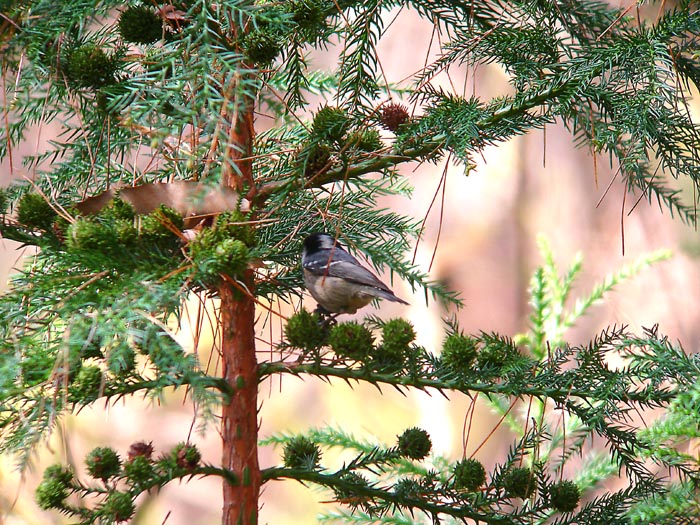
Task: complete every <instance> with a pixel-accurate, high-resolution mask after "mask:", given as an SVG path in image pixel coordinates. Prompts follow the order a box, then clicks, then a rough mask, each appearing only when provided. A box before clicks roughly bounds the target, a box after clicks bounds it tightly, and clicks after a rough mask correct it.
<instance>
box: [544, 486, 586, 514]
mask: <svg viewBox="0 0 700 525" xmlns="http://www.w3.org/2000/svg"><path fill="white" fill-rule="evenodd" d="M580 498H581V493H580V491H579V489H578V487H577V486H576V483H574V482H573V481H570V480H564V481H559V482H558V483H555V484H554V485H552V486H551V487H549V501H550V503H551V504H552V507H554V508H555V509H557V510H558V511H559V512H571V511H573V510H574V509H575V508H576V507H577V506H578V502H579V499H580Z"/></svg>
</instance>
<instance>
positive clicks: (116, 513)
mask: <svg viewBox="0 0 700 525" xmlns="http://www.w3.org/2000/svg"><path fill="white" fill-rule="evenodd" d="M152 452H153V447H152V446H151V445H150V444H147V443H144V442H138V443H134V444H133V445H132V446H131V447H130V449H129V459H128V460H127V461H125V462H124V463H122V462H121V460H120V458H119V455H118V454H117V452H116V451H115V450H113V449H111V448H108V447H99V448H96V449H94V450H92V451H91V452H90V453H88V455H87V456H86V458H85V465H86V467H87V471H88V473H89V474H90V475H91V476H92V477H93V478H95V480H97V483H95V480H92V482H90V483H83V482H81V481H80V480H79V479H78V478H77V477H76V476H74V474H73V472H72V471H71V470H69V469H67V468H64V467H63V466H61V465H58V464H56V465H52V466H50V467H48V468H47V469H46V470H45V471H44V476H43V479H42V481H41V483H40V484H39V486H38V487H37V489H36V500H37V503H38V504H39V506H40V507H41V508H43V509H47V510H49V509H55V510H60V511H61V512H62V513H64V514H66V515H68V516H72V517H77V518H80V519H81V521H80V523H120V522H124V521H127V520H129V519H131V517H132V516H133V515H134V513H135V512H136V504H135V500H136V498H137V497H138V496H139V495H140V494H146V493H148V492H149V491H152V490H154V489H155V490H157V489H160V488H162V487H164V486H165V485H166V484H168V483H170V482H171V481H180V480H182V479H183V478H185V477H190V476H193V475H215V476H221V477H222V478H224V479H225V480H226V481H227V482H229V483H237V482H238V481H237V480H236V479H235V478H234V477H232V476H231V475H230V473H228V472H226V471H225V470H223V469H218V468H215V467H211V466H208V465H201V464H200V463H201V455H200V453H199V450H198V449H197V447H196V446H194V445H192V444H188V443H179V444H178V445H176V446H175V447H173V448H172V449H171V450H169V451H166V452H165V453H164V454H163V456H162V458H161V459H160V460H159V461H157V462H155V461H153V460H152V459H151V454H152ZM117 486H118V487H119V490H117V489H116V487H117ZM71 494H74V495H77V496H78V497H79V498H80V499H81V501H82V503H83V504H82V505H80V506H75V505H73V504H71V503H68V502H67V501H66V500H67V498H68V496H69V495H71Z"/></svg>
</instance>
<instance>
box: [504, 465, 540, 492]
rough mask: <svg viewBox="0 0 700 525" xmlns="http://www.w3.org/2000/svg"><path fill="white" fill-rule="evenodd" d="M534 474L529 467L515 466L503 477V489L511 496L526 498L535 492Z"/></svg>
mask: <svg viewBox="0 0 700 525" xmlns="http://www.w3.org/2000/svg"><path fill="white" fill-rule="evenodd" d="M534 478H535V476H534V474H533V472H532V471H531V470H530V469H529V468H525V467H516V468H514V469H511V470H510V471H508V473H507V474H506V475H505V476H504V478H503V490H505V492H506V494H507V495H508V496H509V497H511V498H523V499H527V498H529V497H530V496H532V494H533V493H534V492H535V490H536V489H537V486H536V484H535V479H534Z"/></svg>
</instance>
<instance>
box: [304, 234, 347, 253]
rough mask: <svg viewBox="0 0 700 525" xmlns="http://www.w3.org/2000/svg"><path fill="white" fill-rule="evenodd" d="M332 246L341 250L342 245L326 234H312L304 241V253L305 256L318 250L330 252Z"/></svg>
mask: <svg viewBox="0 0 700 525" xmlns="http://www.w3.org/2000/svg"><path fill="white" fill-rule="evenodd" d="M334 246H335V247H341V248H342V245H341V244H340V243H339V242H337V241H336V240H335V239H334V238H333V237H331V236H330V235H328V234H327V233H320V232H319V233H312V234H311V235H309V236H308V237H307V238H306V239H304V253H307V254H312V253H316V252H318V251H319V250H330V249H332V248H333V247H334Z"/></svg>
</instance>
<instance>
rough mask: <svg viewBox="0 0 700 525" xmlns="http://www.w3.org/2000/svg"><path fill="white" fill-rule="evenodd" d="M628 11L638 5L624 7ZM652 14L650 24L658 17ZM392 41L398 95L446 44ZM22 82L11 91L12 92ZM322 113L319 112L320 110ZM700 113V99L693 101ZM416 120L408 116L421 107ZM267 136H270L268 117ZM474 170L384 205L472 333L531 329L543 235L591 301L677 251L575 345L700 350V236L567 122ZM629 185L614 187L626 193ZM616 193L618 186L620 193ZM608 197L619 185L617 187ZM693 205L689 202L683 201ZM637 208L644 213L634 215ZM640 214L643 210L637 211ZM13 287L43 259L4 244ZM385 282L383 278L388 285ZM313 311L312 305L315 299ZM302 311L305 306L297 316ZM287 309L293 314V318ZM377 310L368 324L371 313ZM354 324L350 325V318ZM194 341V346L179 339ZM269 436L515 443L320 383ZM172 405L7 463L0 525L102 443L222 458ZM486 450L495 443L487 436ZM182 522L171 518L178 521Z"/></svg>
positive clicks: (151, 518) (86, 429)
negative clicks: (630, 335) (677, 345)
mask: <svg viewBox="0 0 700 525" xmlns="http://www.w3.org/2000/svg"><path fill="white" fill-rule="evenodd" d="M619 7H626V6H623V5H622V4H621V5H620V6H619ZM649 9H650V11H649V13H642V15H649V16H654V12H653V11H652V10H653V9H656V8H654V7H651V8H649ZM386 26H388V29H387V37H386V38H383V39H382V40H381V43H380V45H379V49H378V52H379V56H380V58H381V62H382V68H383V72H384V74H385V75H386V77H387V79H388V80H389V82H392V83H400V82H401V81H402V80H405V79H408V78H410V77H411V76H412V75H413V74H414V73H415V72H416V71H418V70H419V69H420V68H422V67H423V66H424V64H425V63H426V61H430V60H431V58H434V56H435V50H436V48H437V43H438V42H439V35H436V34H434V33H433V30H432V27H431V26H430V25H428V24H426V23H425V22H424V21H421V20H419V18H418V17H417V16H414V14H412V13H410V12H400V13H396V12H394V13H391V14H389V15H388V16H387V21H386ZM312 60H313V61H314V63H316V64H319V65H324V66H325V67H326V68H327V69H329V70H332V69H333V68H334V67H335V64H336V63H337V62H336V56H335V55H334V50H333V49H332V48H331V49H329V51H328V53H326V54H323V55H314V56H313V58H312ZM5 81H6V82H7V81H11V79H5ZM442 81H443V82H445V83H452V85H454V86H457V88H456V91H460V88H462V89H463V90H464V93H466V94H467V95H469V94H472V93H473V94H475V95H477V96H479V97H482V98H485V99H489V98H491V97H494V96H498V95H499V94H506V93H508V92H510V86H509V85H508V83H507V78H506V76H505V75H504V74H503V72H502V71H500V70H499V68H498V67H497V66H495V65H489V66H480V67H479V68H478V69H476V70H474V69H468V68H464V69H453V70H451V71H450V72H449V75H443V76H442ZM322 103H323V101H322V100H321V99H317V100H314V101H313V102H312V103H311V104H310V105H309V108H308V110H309V113H311V112H312V111H315V110H317V109H318V107H319V106H320V105H321V104H322ZM690 107H691V111H693V112H697V109H698V107H697V101H690ZM409 109H412V108H409ZM257 125H258V126H259V127H260V129H263V128H264V127H265V116H264V115H260V116H259V117H258V122H257ZM54 135H55V130H54V129H52V127H51V126H44V127H42V128H41V129H37V130H36V131H35V134H34V135H33V136H30V137H27V140H26V142H25V143H24V144H23V146H22V148H20V149H18V150H16V151H14V153H13V157H14V159H15V161H14V165H13V167H12V169H10V165H9V163H8V162H5V163H4V164H2V165H1V166H0V185H2V186H6V185H8V184H10V183H11V181H12V180H13V179H22V178H25V177H27V178H30V179H31V177H32V173H28V172H26V171H23V168H22V167H21V163H20V162H19V159H21V157H22V155H23V154H26V153H28V152H34V151H37V150H42V148H45V147H46V144H47V141H49V140H51V139H52V138H55V136H54ZM464 172H465V167H464V166H455V165H453V164H439V165H431V164H425V165H421V166H418V167H415V166H411V165H404V166H402V167H401V173H402V174H403V175H405V176H407V177H408V178H409V180H410V183H411V185H412V186H413V187H414V188H415V190H414V192H413V195H412V197H411V198H410V199H409V198H392V199H384V200H383V201H381V203H380V204H381V205H382V206H386V207H390V208H392V209H396V210H397V211H399V212H401V213H405V214H407V215H410V216H413V217H414V218H416V219H419V220H423V219H424V220H425V230H424V235H423V237H422V239H420V241H419V243H418V245H417V247H416V251H415V253H407V254H406V257H407V258H409V259H410V258H413V257H415V258H416V261H417V262H418V263H420V265H421V266H422V268H423V269H424V270H425V271H428V269H430V270H429V273H430V275H431V277H432V278H433V279H439V280H443V281H445V282H446V283H447V284H448V285H449V287H451V288H452V289H454V290H457V291H458V292H460V294H461V297H462V298H463V300H464V304H465V306H464V308H463V309H461V310H460V311H458V312H456V316H457V319H458V320H459V323H460V326H461V328H462V329H463V330H464V331H465V332H468V333H478V332H479V331H485V332H490V331H497V332H499V333H502V334H504V335H511V336H512V335H515V334H516V333H519V332H522V331H524V330H525V329H526V327H527V324H528V304H527V288H528V284H529V279H530V276H531V275H532V272H533V271H534V269H535V268H536V267H537V266H538V265H539V264H540V263H541V261H540V258H539V254H538V252H537V245H536V238H537V235H538V234H543V235H544V236H545V237H546V238H548V239H549V240H550V242H551V245H552V249H553V252H554V254H555V256H556V258H557V261H558V262H559V265H560V267H561V268H562V269H563V268H566V267H567V265H568V264H569V263H570V262H571V261H572V259H573V258H574V256H575V254H576V253H577V252H579V251H580V252H582V253H583V255H584V270H583V272H582V278H581V279H580V280H579V282H578V284H577V289H579V290H581V294H584V293H585V292H586V291H587V290H589V289H590V287H591V286H592V285H593V283H595V282H598V281H600V280H602V279H603V277H604V276H605V275H606V274H608V273H611V272H613V271H615V270H617V269H618V268H619V267H620V266H621V265H623V264H626V263H631V262H632V261H634V260H635V259H636V257H637V256H639V255H641V254H645V253H649V252H651V251H654V250H657V249H660V248H670V249H671V250H672V251H673V254H674V256H673V258H672V259H671V260H670V261H666V262H663V263H659V264H657V265H655V266H653V267H652V268H651V269H650V270H646V271H644V272H643V273H642V274H641V275H639V276H637V277H635V278H634V279H632V280H631V281H630V282H628V283H625V284H624V285H622V286H620V287H619V288H617V290H616V291H615V292H614V293H613V294H610V295H608V296H607V298H606V301H605V302H604V303H603V304H601V305H599V306H598V307H596V308H594V309H593V311H592V314H591V315H589V316H588V317H586V318H585V319H584V320H583V321H582V322H581V323H579V324H578V325H577V326H576V327H575V328H574V329H573V330H572V332H571V333H570V334H569V337H568V340H569V341H570V342H571V343H572V344H579V343H585V342H587V341H588V340H589V339H590V338H592V337H594V336H595V334H596V333H598V332H599V331H600V330H601V329H602V328H604V327H605V326H608V325H612V324H618V325H619V324H626V325H629V326H630V328H631V329H632V330H633V331H639V330H640V328H641V327H649V326H652V325H653V324H655V323H658V324H659V325H660V331H661V332H662V333H665V334H667V335H668V336H669V337H670V338H671V339H673V340H676V339H677V340H679V341H681V342H682V343H683V345H684V347H685V348H686V349H687V350H688V351H697V350H698V347H699V344H698V343H699V342H700V323H698V322H697V320H698V318H699V317H700V301H699V300H698V291H700V271H699V270H700V265H699V263H698V257H700V238H699V237H698V233H697V230H696V229H695V228H694V227H693V226H692V225H684V224H683V223H682V222H681V221H680V220H679V219H678V218H675V219H674V218H672V217H670V216H669V214H668V212H662V211H661V209H660V208H659V207H658V206H656V205H655V204H652V205H649V203H648V201H647V200H646V198H642V199H641V201H640V202H639V204H637V203H636V202H635V200H636V198H635V197H634V196H631V195H627V197H626V198H625V195H624V186H623V184H622V183H621V182H620V181H619V179H617V177H616V174H615V171H614V169H611V167H610V165H609V161H608V159H607V158H603V157H598V158H594V157H593V156H592V155H591V153H590V152H589V151H587V150H583V149H577V148H576V145H575V144H574V143H573V140H572V138H571V136H570V134H569V133H568V132H567V131H566V130H564V129H562V128H561V127H560V126H558V125H551V126H548V127H547V128H546V129H545V130H544V131H539V132H536V133H530V134H528V135H526V136H523V137H518V138H516V139H514V140H512V141H510V142H508V143H506V144H504V145H502V146H499V147H490V148H488V149H487V150H486V151H485V154H484V156H483V158H481V159H477V164H476V166H475V167H474V168H473V169H471V170H470V171H469V173H468V175H466V176H465V173H464ZM616 179H617V180H616ZM611 181H614V182H612V184H611V185H610V183H611ZM609 185H610V187H609ZM696 198H697V196H695V195H692V193H689V194H688V195H686V202H692V200H693V199H696ZM635 204H637V205H636V206H635ZM630 211H631V213H630ZM0 249H1V250H2V252H1V255H0V261H1V263H2V264H1V266H2V274H1V277H2V279H1V282H2V283H3V285H4V283H5V282H6V280H7V277H8V275H9V274H10V273H11V272H12V268H13V267H16V266H17V265H19V264H21V258H22V257H31V252H29V251H25V250H23V249H22V248H21V247H20V246H18V245H17V244H16V243H14V242H12V241H8V240H2V241H1V242H0ZM388 277H389V276H385V278H387V279H388ZM392 286H393V288H394V291H395V292H396V293H397V295H399V296H400V297H402V298H404V299H407V300H409V301H410V303H411V305H410V306H408V307H402V306H399V305H395V304H389V303H385V304H383V305H382V306H381V309H380V311H378V312H377V314H378V315H379V316H380V317H382V318H384V319H389V318H391V317H394V316H399V315H402V316H405V317H406V318H407V319H409V320H410V321H411V322H412V323H413V324H414V326H415V327H416V332H417V334H418V343H419V344H422V345H423V346H425V347H426V348H428V349H430V350H433V349H436V350H435V351H439V350H438V349H439V348H440V344H441V338H442V333H443V331H442V326H443V319H444V318H445V317H447V316H448V315H451V314H455V312H448V311H445V310H443V309H442V308H441V307H440V306H439V305H436V304H433V303H430V304H428V305H427V306H426V304H425V300H424V297H423V296H421V295H420V294H418V295H415V296H413V297H412V296H411V291H410V288H408V286H406V285H405V284H404V283H401V282H398V281H394V282H393V283H392ZM304 304H305V306H306V307H307V308H308V309H312V308H313V307H314V306H315V305H314V302H313V300H312V299H311V298H310V297H308V296H307V298H306V300H305V302H304ZM293 306H294V307H296V306H298V305H293ZM293 306H287V307H286V311H285V310H284V309H283V313H285V315H289V314H291V313H292V311H293ZM199 309H200V305H199V303H198V302H197V300H196V299H193V301H192V303H191V304H190V305H189V309H188V310H189V314H190V316H191V320H192V321H193V322H195V321H196V319H197V317H198V316H200V315H202V314H201V312H200V310H199ZM367 313H371V311H370V309H367V310H364V311H362V312H361V313H360V314H359V316H364V315H366V314H367ZM345 317H346V318H347V317H348V316H345ZM263 321H264V316H262V317H261V321H260V323H259V325H258V335H259V338H260V342H259V344H258V348H259V351H260V352H261V355H260V359H264V358H265V353H268V354H269V352H274V344H275V342H277V341H279V337H280V328H281V327H280V322H279V321H278V320H274V321H272V322H263ZM182 336H183V340H187V336H188V334H187V333H185V331H184V330H183V333H182ZM211 337H212V336H211V334H202V337H201V339H200V341H199V345H198V348H197V351H198V353H199V356H200V360H201V362H203V363H210V365H209V366H210V370H211V369H213V368H214V367H216V366H217V363H216V358H215V357H212V356H211V355H210V354H209V350H208V347H209V346H210V343H211ZM260 394H261V395H260V399H261V400H262V406H261V411H260V414H261V432H260V435H261V436H262V437H265V436H267V435H269V434H271V433H272V432H279V431H289V432H298V431H302V430H304V429H306V428H309V427H314V426H322V425H326V424H328V425H331V426H338V427H340V426H342V428H343V429H344V430H346V431H350V432H353V433H354V434H355V435H357V436H362V437H366V438H368V439H374V438H377V439H379V440H381V441H383V442H386V443H389V444H392V443H393V442H394V440H395V436H396V434H398V433H400V432H402V431H403V429H405V428H407V427H409V426H413V425H417V426H421V427H423V428H425V429H426V430H428V431H429V433H430V435H431V437H432V439H433V444H434V451H435V452H437V453H442V454H446V455H448V456H450V457H452V458H457V457H461V456H462V454H463V451H464V450H465V447H466V452H467V455H469V454H470V453H471V452H473V451H474V450H476V449H477V447H479V446H480V445H481V444H482V441H484V440H486V443H485V444H484V445H483V447H481V448H480V449H479V451H478V453H477V454H476V457H477V458H478V459H480V460H481V461H482V462H483V463H484V465H485V467H486V468H487V470H489V469H490V468H491V466H492V465H493V464H494V463H496V462H497V461H499V460H502V459H503V456H504V455H505V452H506V446H504V445H503V440H504V439H506V438H507V439H508V440H509V442H510V439H511V437H510V436H509V435H508V431H507V429H506V428H505V427H504V426H502V427H498V429H497V430H496V432H495V433H493V434H492V435H490V433H491V432H492V430H493V429H494V428H495V427H497V426H498V421H499V416H496V415H495V414H493V413H491V412H490V411H489V409H488V408H487V407H486V406H485V404H483V403H479V402H477V407H476V412H475V416H474V420H473V423H472V426H471V431H470V433H469V439H468V441H467V442H466V443H465V434H464V427H465V417H466V414H467V413H468V409H469V405H470V402H471V401H470V399H468V398H467V397H465V396H463V395H460V394H452V395H451V396H450V399H445V398H444V397H442V396H441V395H439V394H433V395H429V394H427V393H417V392H411V393H409V394H408V395H407V396H403V395H401V394H399V393H398V392H396V391H394V390H388V389H385V390H384V391H383V392H382V393H380V392H378V391H377V389H376V388H374V387H371V386H367V385H359V386H357V385H352V386H349V385H347V384H345V383H342V382H340V381H335V382H333V383H332V384H326V383H323V382H322V381H320V380H315V379H309V378H307V379H305V380H301V379H293V378H290V377H283V378H282V381H281V383H280V379H279V378H276V379H274V380H273V381H272V382H268V383H264V384H263V385H262V387H261V392H260ZM164 405H165V406H161V407H154V406H153V405H152V403H151V402H150V401H148V400H140V399H129V400H125V401H118V402H116V403H114V404H111V405H110V406H104V405H103V404H100V403H98V404H97V406H95V407H93V408H92V409H91V410H86V411H83V412H82V413H81V414H79V415H78V416H77V417H70V418H68V419H66V420H65V421H64V422H62V423H61V424H60V425H59V427H58V429H57V431H56V432H55V433H54V435H53V436H52V438H51V446H50V450H43V451H41V453H40V455H39V456H37V457H36V458H35V465H36V466H37V467H36V468H35V469H34V471H32V472H26V473H24V474H23V475H22V474H20V473H18V472H17V471H16V469H15V465H14V464H13V462H12V458H3V459H2V461H3V463H2V468H1V469H0V523H2V524H5V523H6V524H19V523H60V522H61V519H62V518H61V517H60V516H58V515H57V514H55V513H43V512H42V511H40V510H39V509H38V507H37V506H36V504H35V502H34V495H33V493H34V489H35V488H36V485H37V484H38V481H39V478H40V474H41V472H42V470H43V467H44V466H45V465H46V464H48V463H51V462H54V461H57V460H67V461H69V462H70V461H71V459H73V458H81V457H82V456H83V455H84V454H85V453H86V452H87V451H89V450H90V449H91V448H93V447H95V446H100V445H102V444H104V443H106V442H109V443H110V444H111V445H112V446H114V447H115V448H116V449H117V450H118V451H119V452H120V453H124V452H125V451H126V450H127V449H128V446H129V445H130V444H131V443H133V442H135V441H139V440H146V441H153V444H154V446H155V447H156V449H165V448H167V447H169V446H172V445H174V444H175V443H178V442H180V441H185V440H188V439H189V440H191V441H193V442H195V443H197V445H198V446H199V447H200V450H202V452H203V456H204V460H205V461H212V462H216V461H218V458H219V457H220V450H218V448H217V447H219V446H220V443H219V440H218V437H217V436H216V435H212V436H211V437H210V438H209V439H208V440H204V439H203V438H201V436H199V435H198V433H197V425H198V423H197V422H195V421H194V417H193V412H194V411H193V408H192V407H191V406H190V405H189V404H187V403H183V402H182V395H181V394H177V395H172V396H170V397H168V398H167V399H165V403H164ZM487 438H488V439H487ZM260 462H261V467H263V468H264V467H267V466H270V465H275V464H278V463H280V451H278V450H277V451H276V450H273V449H269V448H263V449H261V458H260ZM326 496H327V497H325V496H324V495H319V494H318V493H315V492H314V491H311V490H309V489H308V488H305V487H303V486H301V485H297V484H294V483H291V482H284V483H280V482H275V483H270V484H268V485H266V487H265V488H264V492H263V495H262V502H263V508H262V510H261V514H260V523H268V524H285V525H301V524H310V523H314V522H315V517H316V515H317V514H318V513H319V512H323V511H324V510H326V511H328V510H331V508H332V507H333V504H332V503H325V504H324V503H321V504H319V503H318V501H319V500H320V501H324V500H330V499H332V495H326ZM220 509H221V488H220V485H219V481H218V479H216V478H211V479H208V480H191V481H190V482H189V483H187V484H181V485H176V484H171V485H169V486H167V487H166V488H165V489H164V491H163V492H162V493H161V494H159V495H154V497H153V501H152V502H151V503H150V504H148V505H145V506H143V508H142V509H141V511H140V516H139V517H138V518H137V519H136V520H135V521H134V522H135V523H147V524H156V523H167V524H169V525H180V524H192V523H197V524H208V523H212V524H213V523H217V522H219V520H220ZM171 513H172V514H171Z"/></svg>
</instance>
